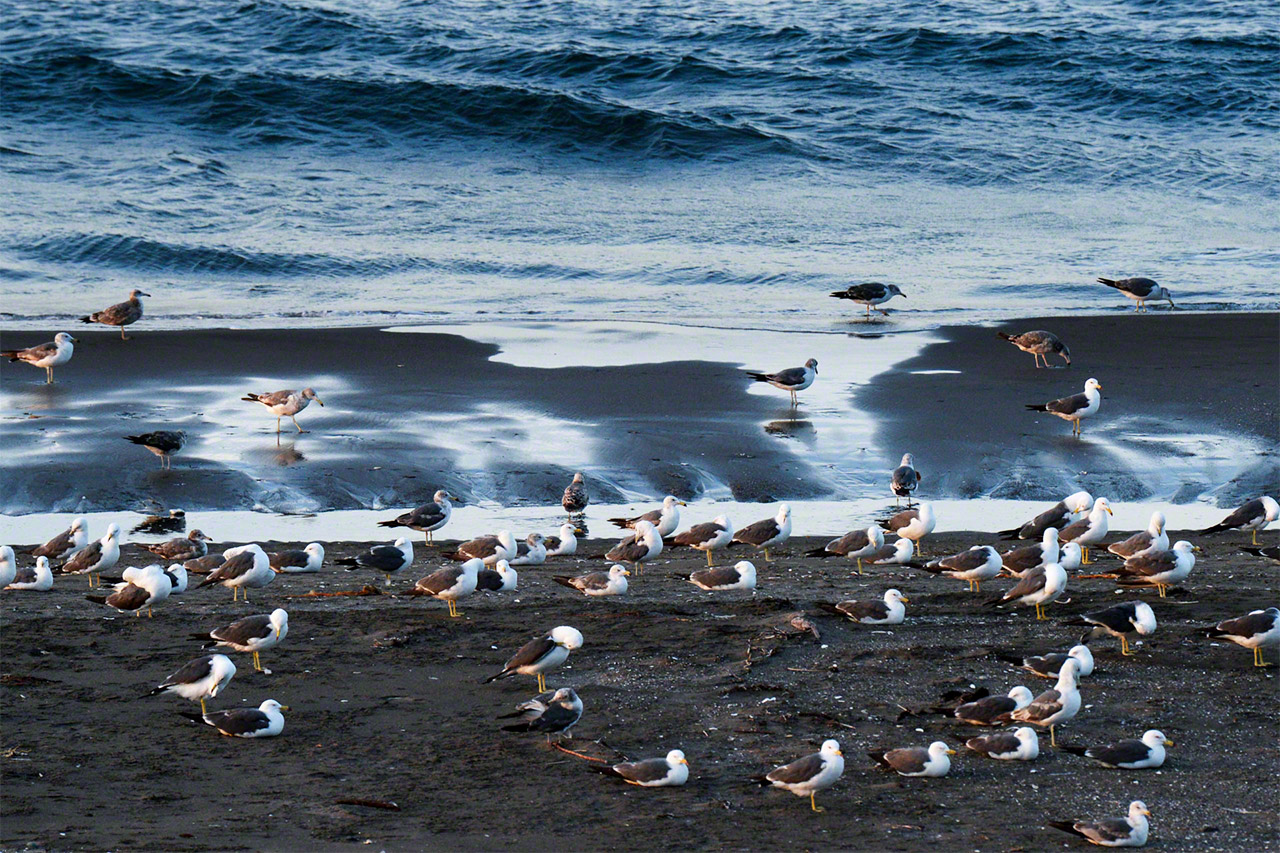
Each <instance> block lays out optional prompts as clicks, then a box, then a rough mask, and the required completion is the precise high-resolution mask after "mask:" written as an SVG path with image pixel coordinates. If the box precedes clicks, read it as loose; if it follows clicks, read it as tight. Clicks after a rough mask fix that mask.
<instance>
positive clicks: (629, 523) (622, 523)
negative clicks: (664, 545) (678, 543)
mask: <svg viewBox="0 0 1280 853" xmlns="http://www.w3.org/2000/svg"><path fill="white" fill-rule="evenodd" d="M682 506H688V504H686V503H685V502H684V501H682V500H680V499H679V498H677V497H676V496H675V495H667V496H666V497H665V498H663V499H662V506H661V507H659V508H658V509H654V510H650V511H649V512H646V513H644V514H642V515H637V516H633V517H631V518H611V519H609V523H610V524H613V525H615V526H617V527H623V528H626V527H632V528H634V527H635V526H636V522H637V521H647V522H649V523H650V524H652V525H653V526H654V527H656V528H658V535H659V536H662V537H664V538H665V537H667V536H670V535H671V534H672V533H675V532H676V528H678V527H679V526H680V507H682Z"/></svg>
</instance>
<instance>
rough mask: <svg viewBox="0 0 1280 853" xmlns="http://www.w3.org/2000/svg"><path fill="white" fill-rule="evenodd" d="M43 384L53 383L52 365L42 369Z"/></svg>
mask: <svg viewBox="0 0 1280 853" xmlns="http://www.w3.org/2000/svg"><path fill="white" fill-rule="evenodd" d="M44 384H45V385H52V384H53V368H52V367H46V368H45V369H44Z"/></svg>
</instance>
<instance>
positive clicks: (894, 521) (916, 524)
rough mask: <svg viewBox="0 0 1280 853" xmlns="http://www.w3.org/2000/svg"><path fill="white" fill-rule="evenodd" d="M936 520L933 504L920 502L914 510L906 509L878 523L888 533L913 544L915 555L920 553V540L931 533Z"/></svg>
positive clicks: (936, 522)
mask: <svg viewBox="0 0 1280 853" xmlns="http://www.w3.org/2000/svg"><path fill="white" fill-rule="evenodd" d="M937 524H938V519H937V517H936V516H934V514H933V504H931V503H929V502H928V501H920V503H919V504H917V505H916V508H915V509H907V510H903V511H902V512H900V513H898V514H897V515H895V516H893V517H892V518H887V519H885V520H884V521H881V522H880V526H881V527H883V528H884V529H885V530H888V531H889V532H890V533H896V534H898V535H899V536H901V537H902V538H903V539H910V540H911V541H912V542H914V543H915V549H916V553H917V554H919V553H920V540H921V539H923V538H924V537H926V536H928V535H929V534H930V533H932V532H933V528H934V527H936V526H937Z"/></svg>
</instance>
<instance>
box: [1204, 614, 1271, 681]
mask: <svg viewBox="0 0 1280 853" xmlns="http://www.w3.org/2000/svg"><path fill="white" fill-rule="evenodd" d="M1205 633H1206V634H1207V635H1208V636H1209V637H1213V638H1218V637H1221V638H1222V639H1224V640H1230V641H1231V642H1233V643H1235V644H1236V645H1237V646H1243V647H1244V648H1246V649H1253V665H1254V666H1259V667H1261V666H1268V664H1267V662H1266V660H1265V659H1264V658H1263V657H1262V647H1263V646H1268V645H1275V644H1277V643H1280V608H1277V607H1268V608H1267V609H1266V610H1253V611H1250V613H1249V614H1248V615H1247V616H1240V617H1238V618H1236V619H1226V620H1224V621H1222V622H1219V623H1218V624H1217V625H1215V626H1214V627H1212V628H1208V629H1206V630H1205Z"/></svg>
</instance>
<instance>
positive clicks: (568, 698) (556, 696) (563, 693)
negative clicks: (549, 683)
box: [551, 687, 578, 705]
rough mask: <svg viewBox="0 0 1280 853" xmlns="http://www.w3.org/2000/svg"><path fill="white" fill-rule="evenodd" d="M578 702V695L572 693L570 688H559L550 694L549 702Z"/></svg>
mask: <svg viewBox="0 0 1280 853" xmlns="http://www.w3.org/2000/svg"><path fill="white" fill-rule="evenodd" d="M577 701H578V694H577V693H574V692H573V688H572V687H561V688H560V689H559V690H557V691H556V692H555V693H552V694H551V702H565V703H567V704H570V705H572V704H574V703H575V702H577Z"/></svg>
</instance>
